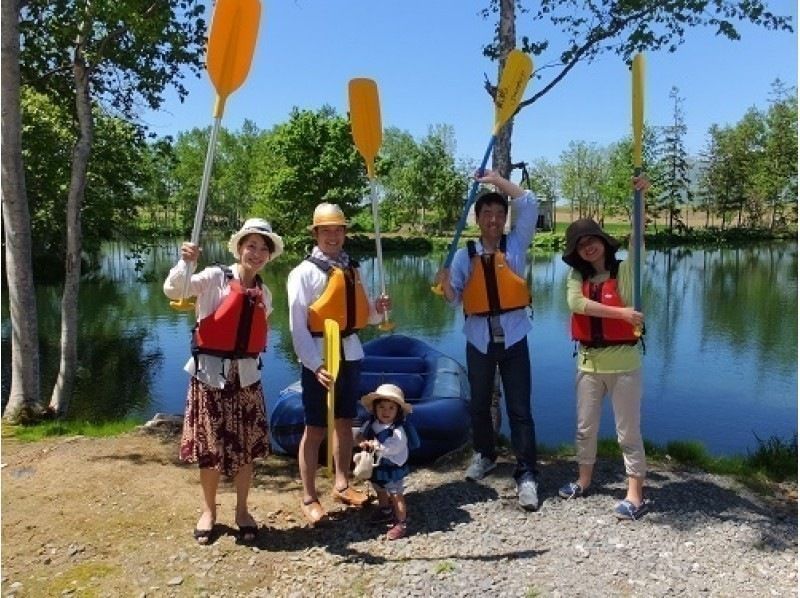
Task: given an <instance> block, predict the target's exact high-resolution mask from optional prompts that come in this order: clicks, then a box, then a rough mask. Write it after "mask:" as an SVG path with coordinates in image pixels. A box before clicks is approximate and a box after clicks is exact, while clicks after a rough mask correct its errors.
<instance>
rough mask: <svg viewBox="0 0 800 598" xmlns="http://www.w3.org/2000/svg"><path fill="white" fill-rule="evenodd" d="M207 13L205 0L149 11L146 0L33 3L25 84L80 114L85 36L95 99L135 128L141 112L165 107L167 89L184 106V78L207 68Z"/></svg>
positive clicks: (23, 21)
mask: <svg viewBox="0 0 800 598" xmlns="http://www.w3.org/2000/svg"><path fill="white" fill-rule="evenodd" d="M204 11H205V6H204V4H203V2H201V1H200V0H167V1H163V2H155V3H151V4H150V5H149V6H148V8H147V10H143V7H142V4H141V2H139V0H118V1H115V2H92V3H88V2H77V1H75V0H60V1H59V2H52V1H50V0H29V1H27V2H24V3H23V8H22V10H21V12H20V71H21V76H22V82H23V83H24V84H26V85H30V86H32V87H34V88H35V89H36V90H37V91H39V92H42V93H44V94H45V95H46V96H48V97H49V98H51V100H52V101H53V102H55V103H60V104H62V105H63V106H64V107H65V108H68V109H70V110H73V109H74V104H75V99H74V98H75V88H74V83H73V72H72V63H73V58H74V56H73V52H74V49H75V45H76V43H77V41H76V37H77V34H78V31H79V30H80V31H81V32H82V33H83V34H84V35H85V37H83V38H82V39H81V42H82V43H83V44H84V46H83V50H82V54H83V56H84V58H85V60H86V63H87V65H88V67H89V73H88V75H89V87H90V89H91V90H92V94H93V97H94V99H95V100H96V101H97V102H98V104H101V105H103V106H104V107H105V108H106V110H107V111H108V112H111V113H116V114H118V115H121V116H122V117H123V118H124V119H126V120H130V121H135V120H136V119H137V114H138V110H139V109H140V107H141V105H142V104H144V105H146V106H148V107H150V108H151V109H157V108H158V107H159V106H160V105H161V103H162V101H163V97H162V95H161V94H162V92H163V90H164V88H165V87H166V86H167V85H174V86H175V88H176V90H177V92H178V96H179V97H180V98H184V97H186V95H187V94H188V90H187V89H186V88H185V87H184V86H183V84H182V79H183V77H185V76H186V74H199V73H200V70H201V68H202V62H201V56H202V51H203V48H204V46H205V33H206V23H205V21H204V20H203V18H202V15H203V13H204ZM182 67H188V68H187V71H183V70H182Z"/></svg>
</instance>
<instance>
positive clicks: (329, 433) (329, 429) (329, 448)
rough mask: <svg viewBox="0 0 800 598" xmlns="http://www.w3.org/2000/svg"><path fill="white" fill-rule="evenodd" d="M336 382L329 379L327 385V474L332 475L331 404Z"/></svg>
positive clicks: (332, 423)
mask: <svg viewBox="0 0 800 598" xmlns="http://www.w3.org/2000/svg"><path fill="white" fill-rule="evenodd" d="M335 384H336V380H331V385H330V386H329V387H328V443H327V447H328V448H327V453H328V461H327V466H328V475H330V476H333V473H334V472H333V435H334V433H335V430H336V423H335V420H334V418H333V406H334V404H335V399H336V398H335V395H334V388H333V387H334V386H335Z"/></svg>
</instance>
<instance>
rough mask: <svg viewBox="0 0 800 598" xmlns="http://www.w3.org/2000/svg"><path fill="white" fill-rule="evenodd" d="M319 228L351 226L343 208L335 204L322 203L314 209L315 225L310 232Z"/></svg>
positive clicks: (309, 228)
mask: <svg viewBox="0 0 800 598" xmlns="http://www.w3.org/2000/svg"><path fill="white" fill-rule="evenodd" d="M318 226H350V225H349V223H348V222H347V219H346V218H345V217H344V212H342V208H340V207H339V206H337V205H336V204H335V203H327V202H324V203H321V204H319V205H318V206H317V207H316V208H314V220H313V224H312V225H311V226H309V227H308V230H314V229H315V228H316V227H318Z"/></svg>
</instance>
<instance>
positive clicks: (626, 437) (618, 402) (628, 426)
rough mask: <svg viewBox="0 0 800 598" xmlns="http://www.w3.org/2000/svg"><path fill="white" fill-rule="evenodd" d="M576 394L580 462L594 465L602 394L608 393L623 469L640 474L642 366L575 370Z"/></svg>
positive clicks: (643, 470) (643, 464)
mask: <svg viewBox="0 0 800 598" xmlns="http://www.w3.org/2000/svg"><path fill="white" fill-rule="evenodd" d="M575 390H576V394H577V397H578V429H577V431H576V433H575V444H576V447H577V452H578V463H579V464H580V465H594V463H595V460H596V459H597V432H598V430H599V429H600V414H601V408H602V406H603V397H605V396H606V395H608V396H609V397H611V405H612V407H613V408H614V421H615V422H616V427H617V441H618V442H619V446H620V448H621V449H622V455H623V457H624V459H625V472H626V473H627V475H629V476H634V477H639V478H643V477H644V476H645V474H646V473H647V463H646V462H645V456H644V443H643V442H642V430H641V425H640V412H641V403H642V371H641V369H638V370H634V371H632V372H625V373H622V374H591V373H589V372H580V371H579V372H578V375H577V377H576V379H575Z"/></svg>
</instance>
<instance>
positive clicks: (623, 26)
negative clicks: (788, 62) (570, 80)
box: [481, 0, 792, 106]
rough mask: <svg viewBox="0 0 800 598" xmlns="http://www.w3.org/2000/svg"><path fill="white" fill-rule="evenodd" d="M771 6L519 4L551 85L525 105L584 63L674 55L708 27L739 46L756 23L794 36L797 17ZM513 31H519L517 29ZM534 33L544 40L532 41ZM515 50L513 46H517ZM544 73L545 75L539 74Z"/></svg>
mask: <svg viewBox="0 0 800 598" xmlns="http://www.w3.org/2000/svg"><path fill="white" fill-rule="evenodd" d="M500 4H501V0H489V2H488V8H485V9H483V10H482V11H481V15H482V16H483V17H484V18H487V19H488V18H491V19H496V15H497V14H498V13H499V12H501V10H500ZM768 5H769V3H768V2H767V1H765V0H748V1H747V2H722V1H721V0H674V1H672V2H653V1H652V0H626V1H625V2H620V1H619V0H598V1H596V2H581V3H576V2H573V1H571V0H536V1H535V2H525V1H524V0H517V1H516V2H515V3H514V5H513V6H515V7H516V8H517V9H518V10H519V11H520V13H521V14H522V15H523V18H520V19H518V20H517V22H516V34H517V36H520V37H521V44H520V47H521V49H522V50H523V51H524V52H528V53H530V54H533V55H534V56H543V57H544V60H540V61H539V62H541V63H543V64H545V63H546V64H547V65H548V72H549V73H552V75H551V76H550V78H549V79H544V80H543V81H542V83H541V84H539V85H537V88H538V89H540V90H541V91H538V92H537V93H536V94H534V95H533V96H532V97H531V98H530V99H528V100H526V101H524V102H523V103H522V105H523V106H524V105H527V104H530V103H533V102H534V101H535V100H537V99H538V98H540V97H541V96H543V95H544V94H545V93H547V92H548V91H549V90H550V89H552V88H553V87H554V86H555V85H556V84H558V83H559V82H560V81H561V80H562V79H563V78H564V76H565V75H566V74H567V73H568V72H569V71H570V70H571V69H572V68H573V67H574V66H575V65H576V64H577V63H578V62H581V63H584V64H588V63H591V62H592V61H594V60H595V59H597V58H598V57H599V56H601V55H602V54H604V53H606V52H611V53H614V54H616V55H617V56H620V57H621V58H623V59H624V60H625V61H626V62H630V60H631V59H632V57H633V55H634V54H636V53H637V52H645V51H647V52H656V51H659V50H666V51H667V52H674V51H675V50H677V49H678V47H679V46H680V45H681V44H683V42H684V40H685V39H686V35H687V33H688V32H689V31H690V30H691V29H692V28H696V27H708V28H710V29H712V30H713V31H714V32H715V33H716V34H717V35H721V36H724V37H726V38H728V39H730V40H738V39H739V32H738V30H737V29H736V24H737V23H741V22H744V23H748V22H749V23H752V24H753V25H756V26H759V27H764V28H765V29H769V30H778V31H789V32H791V31H792V24H791V23H792V18H791V16H781V15H776V14H775V13H773V12H771V11H770V10H768ZM512 30H513V29H512ZM528 31H531V32H533V35H535V36H541V37H539V38H538V39H537V38H536V37H531V36H529V35H528V33H527V32H528ZM500 36H501V28H500V27H496V28H495V31H494V37H493V39H492V41H491V43H489V44H487V45H485V46H484V48H483V54H484V56H487V57H489V58H492V59H494V60H496V59H497V58H499V56H500V55H501V48H503V47H507V46H506V45H504V42H506V43H507V42H508V40H502V39H501V38H500ZM553 39H563V40H566V42H565V44H564V46H562V47H551V40H553ZM512 45H513V40H512ZM537 72H539V71H537Z"/></svg>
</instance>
